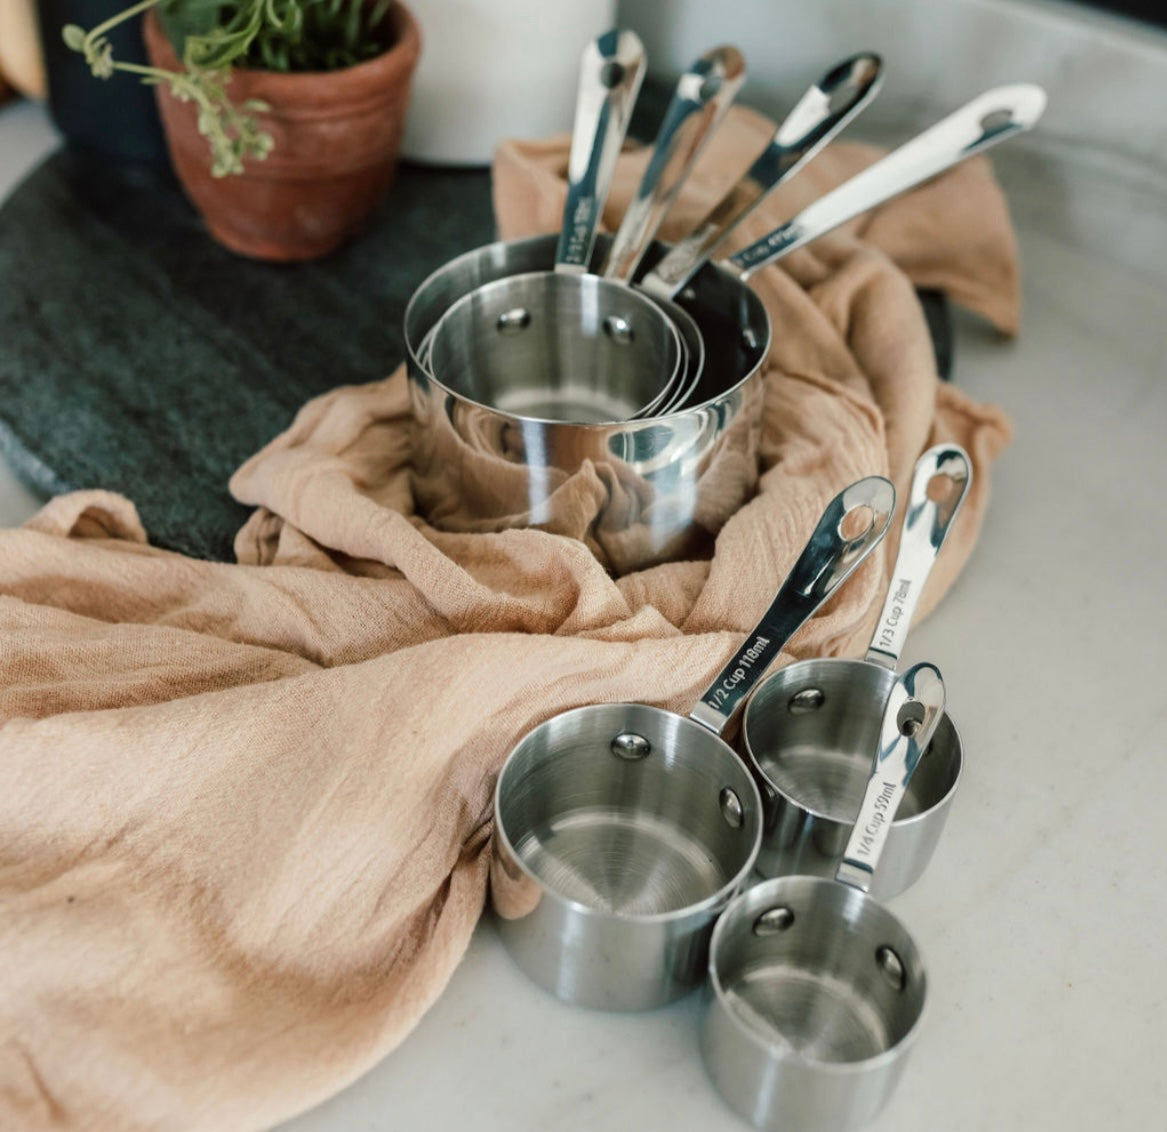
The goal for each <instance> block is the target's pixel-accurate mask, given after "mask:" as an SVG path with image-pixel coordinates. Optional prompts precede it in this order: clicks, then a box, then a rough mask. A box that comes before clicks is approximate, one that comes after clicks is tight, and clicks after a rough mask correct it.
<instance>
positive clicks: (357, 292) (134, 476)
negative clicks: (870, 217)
mask: <svg viewBox="0 0 1167 1132" xmlns="http://www.w3.org/2000/svg"><path fill="white" fill-rule="evenodd" d="M638 110H639V107H638ZM634 128H635V124H634ZM645 134H647V135H648V136H651V130H646V131H643V132H642V133H641V136H644V135H645ZM493 238H494V220H493V215H492V212H491V202H490V174H489V172H488V171H487V170H475V171H451V170H436V169H428V168H425V169H423V168H419V167H412V166H409V165H404V166H402V167H401V169H400V170H399V172H398V176H397V181H396V183H395V184H394V186H393V188H392V190H391V191H390V193H389V195H388V196H387V197H386V199H385V200H384V202H383V203H382V205H381V207H380V208H379V210H378V211H377V213H376V214H375V215H374V216H373V218H372V221H371V223H370V224H369V226H368V228H367V230H366V231H365V232H364V233H363V234H362V235H361V236H360V237H359V238H358V239H357V240H356V241H355V242H354V243H352V244H351V245H350V246H349V247H347V248H345V249H343V250H341V251H339V252H337V253H336V254H334V255H332V256H330V257H328V258H326V259H323V260H319V261H316V262H314V263H310V264H301V265H293V266H286V265H279V266H277V265H270V264H261V263H255V262H252V261H250V260H245V259H241V258H239V257H238V256H235V255H233V254H231V253H230V252H228V251H225V250H224V249H222V248H221V247H219V246H218V245H217V244H216V243H214V241H213V240H211V239H210V238H209V237H208V236H207V235H206V233H205V232H204V230H203V227H202V224H201V222H200V220H199V219H198V217H197V215H196V214H195V213H194V211H193V209H192V208H191V207H190V206H189V205H188V204H187V202H186V199H185V198H184V197H183V195H182V193H181V191H180V189H179V188H178V186H177V184H176V183H175V182H174V181H173V179H172V177H171V175H170V174H169V172H168V171H166V170H165V169H159V168H158V167H156V166H149V165H135V164H125V163H119V162H115V161H111V160H101V159H97V158H94V157H92V156H85V155H84V154H82V153H80V152H73V151H69V150H64V151H61V152H59V153H57V154H55V155H53V156H52V157H50V158H49V159H48V160H47V161H46V162H45V163H44V164H43V165H42V166H40V167H39V168H38V169H37V170H35V171H34V172H33V174H32V175H31V176H30V177H29V178H28V179H27V180H26V181H25V182H24V183H23V184H22V185H21V186H20V187H19V188H18V189H17V190H16V192H15V193H14V194H13V195H12V196H11V197H10V198H9V199H8V200H7V201H6V202H5V204H4V206H3V208H2V209H0V455H2V456H3V457H4V458H6V459H7V461H8V463H9V464H10V465H11V466H12V467H13V469H14V470H15V471H16V473H17V475H19V476H20V477H21V478H22V479H23V480H24V481H25V482H26V483H28V484H29V486H31V487H32V488H33V489H34V490H37V491H40V492H42V493H44V494H45V495H51V494H56V493H59V492H63V491H71V490H75V489H79V488H90V487H102V488H107V489H109V490H112V491H117V492H121V493H123V494H125V495H127V496H128V497H129V498H131V499H132V500H133V501H134V502H135V503H136V504H137V506H138V509H139V511H140V513H141V516H142V520H143V522H144V523H145V525H146V529H147V531H148V532H149V533H150V537H151V540H152V541H153V542H154V543H156V544H157V545H159V546H163V547H168V548H171V549H175V550H180V551H183V552H184V553H187V554H191V555H194V556H196V557H200V558H210V559H218V560H230V559H231V558H232V557H233V555H232V550H231V546H232V539H233V537H234V534H235V532H236V531H237V530H238V529H239V527H240V526H241V525H242V523H243V521H244V519H245V518H246V517H247V514H248V511H247V509H246V508H244V507H241V506H240V505H238V504H236V503H235V502H234V501H233V500H232V499H231V497H230V495H229V494H228V492H227V481H228V479H229V478H230V476H231V473H232V472H233V471H234V470H235V469H236V468H237V467H238V466H239V465H240V464H241V463H242V462H243V461H244V460H245V459H247V457H248V456H250V455H252V453H254V452H256V451H257V450H258V449H259V448H261V447H262V446H263V445H264V444H266V443H267V442H268V441H269V440H270V439H271V438H272V437H273V436H275V435H276V434H277V433H279V432H280V431H281V430H283V429H284V428H286V427H287V425H288V424H289V423H290V422H291V420H292V418H293V416H294V415H295V413H296V410H297V409H299V408H300V406H301V405H303V404H304V402H305V401H307V400H309V399H310V398H312V397H315V396H317V395H318V394H320V393H323V392H325V391H327V390H329V389H332V388H334V387H335V386H337V385H344V384H350V383H353V384H360V383H364V382H368V381H374V380H376V379H378V378H380V377H382V376H384V375H386V374H388V373H389V372H391V371H392V370H393V369H394V368H395V367H396V366H397V364H398V363H399V362H400V361H401V359H402V357H403V356H404V350H403V346H402V325H401V324H402V317H403V314H404V311H405V305H406V302H407V301H408V299H409V296H410V294H411V293H412V292H413V290H414V288H415V287H416V286H417V285H418V283H420V282H421V280H422V279H424V278H425V276H426V275H428V274H429V273H430V272H431V271H432V270H433V269H434V268H436V267H438V266H440V265H441V264H442V263H444V262H445V261H446V260H448V259H450V258H451V257H452V256H454V255H457V254H459V253H461V252H463V251H467V250H469V249H470V248H473V247H476V246H478V245H480V244H484V243H488V242H489V241H490V240H492V239H493ZM922 299H923V300H924V302H925V310H926V312H927V313H928V314H929V320H930V324H931V326H932V330H933V337H934V341H935V342H936V344H937V351H938V360H939V361H940V364H941V369H942V372H947V367H948V365H949V363H950V360H951V339H950V337H949V331H948V320H947V310H946V308H945V305H944V300H943V298H942V297H941V296H938V295H935V294H933V295H931V296H922Z"/></svg>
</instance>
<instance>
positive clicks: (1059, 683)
mask: <svg viewBox="0 0 1167 1132" xmlns="http://www.w3.org/2000/svg"><path fill="white" fill-rule="evenodd" d="M988 6H989V7H991V8H997V9H1000V8H1001V5H1000V4H990V5H988ZM1047 8H1048V6H1039V7H1038V8H1037V9H1035V10H1036V11H1037V12H1039V13H1042V14H1043V15H1044V14H1047ZM1028 15H1032V12H1030V11H1028V10H1027V16H1028ZM1050 18H1053V19H1057V20H1063V21H1065V20H1071V19H1073V12H1072V11H1052V12H1051V13H1050ZM1122 35H1123V36H1127V35H1128V32H1127V31H1126V30H1125V29H1123V30H1122ZM1104 38H1105V37H1104ZM1129 39H1130V42H1131V44H1132V45H1133V47H1132V50H1134V51H1135V53H1136V54H1137V55H1139V56H1140V59H1141V63H1140V65H1145V66H1147V67H1148V68H1150V69H1149V70H1148V71H1147V72H1146V73H1147V74H1159V75H1160V76H1161V78H1160V80H1159V81H1160V82H1161V83H1162V85H1161V86H1160V87H1159V89H1160V90H1163V89H1167V47H1164V41H1163V40H1162V39H1161V38H1159V37H1157V36H1156V35H1155V34H1154V33H1147V34H1146V36H1145V37H1140V35H1139V33H1137V32H1134V31H1132V32H1129ZM876 46H878V45H876ZM1102 47H1103V48H1105V49H1106V50H1112V49H1114V41H1113V40H1107V41H1105V42H1104V43H1103V44H1102ZM1011 50H1013V51H1014V53H1015V54H1016V51H1017V48H1016V45H1015V44H1014V45H1013V47H1012V48H1011ZM1156 53H1158V54H1156ZM1036 59H1037V56H1036V55H1035V60H1036ZM1155 63H1157V66H1158V67H1159V68H1161V70H1160V71H1155V70H1154V68H1153V67H1152V64H1155ZM1063 64H1064V65H1061V66H1062V71H1063V73H1064V74H1069V75H1071V76H1073V75H1078V74H1081V73H1082V72H1081V69H1080V68H1077V67H1076V66H1070V65H1068V64H1065V61H1064V60H1063ZM1057 69H1058V68H1056V67H1055V68H1054V69H1053V71H1051V72H1050V74H1049V75H1046V76H1043V75H1040V74H1033V75H1030V76H1026V75H1025V72H1024V68H1023V67H1022V68H1021V69H1020V70H1021V73H1020V74H1019V76H1018V77H1033V78H1035V79H1037V80H1038V81H1045V82H1047V85H1049V86H1050V87H1051V89H1050V93H1051V108H1052V107H1054V106H1056V105H1057V104H1058V96H1059V91H1058V90H1057V89H1056V74H1055V73H1054V72H1056V71H1057ZM1121 71H1122V69H1121V68H1117V69H1116V67H1115V66H1111V68H1110V69H1109V70H1108V71H1107V72H1106V73H1107V75H1108V76H1109V77H1108V78H1107V80H1106V81H1107V83H1110V84H1113V83H1116V82H1121V81H1122V74H1121ZM1051 77H1052V79H1053V80H1054V81H1052V82H1051ZM1128 77H1129V73H1128ZM990 82H991V80H990ZM990 82H984V83H980V84H977V85H975V86H973V87H971V88H969V90H968V91H966V93H972V92H975V90H976V89H978V88H979V87H983V86H986V85H990ZM1109 93H1110V94H1111V95H1113V94H1114V92H1113V90H1111V91H1110V92H1109ZM1144 96H1146V97H1144ZM1074 97H1078V98H1079V99H1080V100H1083V101H1085V100H1086V99H1085V95H1084V94H1083V92H1082V91H1080V90H1077V91H1075V93H1074ZM1131 98H1132V103H1131V104H1132V106H1134V107H1135V110H1134V111H1132V113H1137V114H1141V115H1142V116H1143V118H1144V119H1145V127H1146V129H1148V130H1150V129H1152V128H1154V129H1157V130H1158V132H1159V134H1160V136H1162V134H1163V133H1164V131H1165V130H1167V118H1165V117H1164V107H1167V101H1164V100H1162V99H1159V100H1156V99H1154V98H1151V97H1149V96H1147V86H1146V82H1145V81H1143V82H1141V83H1140V84H1137V86H1136V87H1132V88H1131ZM953 104H954V105H955V102H954V103H953ZM1055 121H1059V122H1061V125H1060V126H1059V128H1058V130H1057V131H1055V132H1054V134H1053V135H1052V136H1051V137H1047V138H1046V139H1044V140H1043V139H1041V138H1039V137H1038V136H1037V135H1035V136H1034V141H1033V144H1032V145H1030V146H1019V147H1018V149H1017V150H1016V151H1014V152H1009V153H1007V152H1006V150H1005V149H1003V150H1001V151H998V152H999V153H1000V155H1001V157H1000V160H999V161H998V162H997V167H998V170H999V172H1000V175H1001V178H1002V181H1003V182H1004V184H1005V186H1006V189H1007V191H1008V193H1009V195H1010V200H1011V202H1012V203H1013V208H1014V215H1015V218H1016V220H1017V223H1018V227H1019V234H1020V242H1021V252H1022V262H1023V266H1024V278H1025V315H1024V324H1023V330H1022V334H1021V336H1020V338H1019V339H1018V340H1017V341H1016V342H1012V343H1005V342H1002V341H1001V340H1000V339H998V338H997V337H995V336H994V335H992V334H990V333H989V332H988V331H987V330H985V329H984V328H983V327H982V326H980V325H979V324H977V323H975V322H974V321H973V320H971V319H967V318H961V319H959V320H958V326H957V330H958V337H957V351H956V356H957V361H956V371H955V380H956V381H957V383H958V384H959V385H960V386H961V387H962V388H963V389H965V390H967V391H968V392H969V393H970V394H972V395H973V396H974V397H977V398H980V399H983V400H986V401H992V402H995V403H998V404H1000V405H1002V406H1004V407H1005V409H1006V410H1007V411H1008V413H1009V414H1010V416H1011V417H1012V419H1013V421H1014V424H1015V428H1016V438H1015V441H1014V443H1013V445H1012V447H1011V448H1010V449H1009V450H1008V451H1007V452H1006V453H1005V454H1004V456H1003V457H1002V458H1001V459H1000V461H999V463H998V464H997V466H996V467H995V469H994V472H993V499H992V503H991V506H990V510H989V513H988V517H987V520H986V522H985V526H984V531H983V535H982V538H981V541H980V543H979V545H978V547H977V549H976V552H975V554H974V557H973V559H972V561H971V563H970V564H969V567H968V569H967V570H966V571H965V573H964V575H963V577H962V578H961V579H960V580H959V582H958V583H957V585H956V587H955V588H954V589H953V591H952V592H951V594H950V595H949V596H948V598H947V599H946V600H945V602H944V603H943V605H942V606H941V608H940V609H939V610H938V611H937V612H936V613H935V614H934V615H933V616H932V617H931V618H930V619H929V620H928V621H927V622H926V623H924V624H922V625H921V626H920V627H919V628H918V630H917V631H916V632H915V633H914V634H913V637H912V639H911V642H910V643H909V646H908V650H907V656H906V658H905V659H906V660H909V661H910V660H917V659H925V658H927V659H930V660H934V661H936V663H937V664H938V665H939V666H940V667H941V669H942V671H943V672H944V674H945V677H946V680H947V683H948V686H949V697H950V698H949V702H950V705H951V711H952V714H953V717H954V718H955V719H956V720H957V721H958V723H959V726H960V728H961V732H962V736H963V739H964V743H965V752H966V771H965V778H964V781H963V784H962V786H961V791H960V795H959V797H958V798H957V802H956V805H955V808H954V811H953V814H952V817H951V819H950V821H949V823H948V826H947V828H946V831H945V836H944V839H943V841H942V843H941V845H940V848H939V851H938V853H937V855H936V858H935V859H934V861H933V863H932V865H931V867H930V869H929V872H928V873H927V874H926V875H925V877H924V879H923V880H922V881H921V882H920V883H919V884H918V885H917V886H916V887H915V888H914V889H912V890H911V891H909V892H908V893H906V894H904V895H903V896H901V897H899V898H898V899H897V900H896V901H895V902H894V904H893V908H894V911H895V912H896V913H897V915H899V916H900V917H901V918H902V919H903V920H904V921H905V922H906V923H907V924H908V925H909V927H910V929H911V931H912V933H913V934H914V935H915V937H916V939H917V940H918V942H919V944H920V946H921V949H922V951H923V953H924V956H925V960H926V963H927V966H928V971H929V984H930V985H929V996H930V998H929V1005H928V1013H927V1018H926V1023H925V1028H924V1032H923V1034H922V1035H921V1039H920V1041H919V1043H918V1045H917V1047H916V1049H915V1051H914V1053H913V1055H912V1058H911V1060H910V1062H909V1064H908V1067H907V1070H906V1072H905V1075H904V1078H903V1080H902V1081H901V1082H900V1085H899V1088H898V1090H897V1092H896V1094H895V1096H894V1097H893V1098H892V1101H891V1103H890V1105H889V1106H888V1108H887V1109H886V1110H885V1112H884V1113H883V1114H882V1116H881V1117H880V1118H879V1119H878V1120H877V1121H876V1123H875V1124H874V1125H873V1126H872V1127H873V1128H874V1129H876V1130H879V1129H883V1130H885V1132H891V1130H893V1129H894V1130H895V1132H924V1130H928V1132H933V1130H935V1129H945V1130H946V1132H965V1130H967V1132H972V1130H974V1129H992V1130H994V1132H1008V1130H1012V1129H1017V1130H1026V1132H1031V1130H1034V1129H1054V1128H1056V1129H1059V1130H1060V1132H1065V1130H1074V1129H1095V1128H1098V1127H1105V1128H1107V1129H1108V1130H1115V1132H1118V1130H1120V1129H1122V1130H1125V1129H1144V1130H1149V1129H1155V1128H1161V1127H1163V1126H1164V1113H1165V1112H1167V1071H1165V1070H1164V1056H1163V1052H1162V1045H1163V1041H1164V1039H1165V1038H1167V1023H1165V1021H1164V1019H1165V1018H1167V962H1165V960H1167V948H1165V944H1164V939H1165V937H1167V864H1165V861H1167V814H1165V812H1164V810H1165V807H1167V751H1165V747H1167V738H1165V733H1167V691H1165V688H1164V683H1163V674H1164V673H1165V672H1167V585H1165V579H1167V570H1165V568H1164V563H1165V562H1167V522H1164V519H1163V517H1162V516H1160V515H1159V512H1158V504H1159V502H1161V501H1162V499H1163V489H1164V487H1167V474H1165V473H1167V457H1165V455H1164V452H1165V441H1164V438H1165V437H1167V191H1165V190H1167V173H1165V172H1164V168H1163V166H1162V165H1161V164H1160V165H1159V166H1158V167H1155V164H1154V161H1157V162H1160V163H1161V162H1163V160H1164V159H1163V157H1162V152H1163V150H1162V149H1160V150H1159V151H1158V153H1157V154H1155V155H1153V156H1154V161H1152V160H1150V159H1149V160H1148V161H1146V162H1141V161H1140V160H1139V158H1138V154H1137V153H1135V152H1134V150H1130V151H1129V152H1127V153H1126V154H1125V155H1124V156H1123V158H1122V160H1121V161H1118V160H1115V161H1113V162H1111V161H1108V160H1107V154H1108V153H1110V154H1113V153H1114V149H1115V145H1116V143H1115V138H1114V136H1113V135H1112V136H1111V137H1110V138H1109V140H1107V141H1106V143H1105V144H1103V145H1100V146H1094V145H1093V144H1092V143H1091V142H1090V141H1089V140H1087V139H1085V138H1084V137H1081V136H1077V137H1076V135H1075V133H1074V121H1073V118H1072V117H1066V118H1062V119H1057V118H1055ZM1114 125H1115V127H1116V129H1117V128H1118V126H1120V125H1121V126H1122V127H1123V128H1124V129H1128V130H1133V129H1134V127H1133V126H1132V125H1131V123H1129V122H1127V123H1118V122H1117V121H1116V122H1115V123H1114ZM1135 125H1136V126H1137V122H1136V123H1135ZM1131 136H1132V137H1134V135H1133V134H1131ZM1136 140H1137V139H1136ZM54 144H55V141H54V138H53V135H52V131H51V129H50V128H49V126H48V125H47V122H46V120H45V118H44V115H43V113H42V112H41V111H40V109H39V108H37V107H33V106H29V105H27V104H26V105H23V106H15V107H13V106H10V107H7V108H4V109H0V196H2V195H3V193H4V192H5V191H6V190H7V188H8V186H10V185H11V184H12V183H14V182H15V181H16V180H17V179H18V178H19V176H20V175H21V173H22V171H23V170H24V169H26V168H28V167H30V166H31V164H33V163H35V161H36V160H37V159H38V158H39V156H40V155H41V154H43V153H45V152H47V151H48V150H49V149H50V148H51V147H52V146H53V145H54ZM1132 144H1133V143H1132ZM1006 149H1008V147H1006ZM1108 231H1114V232H1116V233H1125V234H1126V238H1124V239H1120V240H1115V241H1108V240H1106V239H1105V238H1104V236H1105V233H1106V232H1108ZM1132 233H1133V234H1137V238H1134V237H1133V236H1132ZM35 506H36V501H35V500H34V499H33V497H32V496H31V495H29V493H28V492H26V491H24V490H23V489H22V488H21V487H19V485H17V484H16V483H15V481H14V480H13V479H12V477H11V475H10V474H8V473H7V471H5V470H0V523H3V524H8V525H11V524H15V523H17V522H19V521H21V520H22V519H23V518H24V517H26V516H27V515H29V514H31V512H32V511H33V509H34V508H35ZM697 1011H698V1001H697V999H696V998H691V999H689V1000H687V1001H685V1002H683V1003H681V1004H679V1005H677V1006H675V1007H672V1008H669V1009H666V1010H662V1011H657V1012H654V1013H650V1014H644V1015H634V1016H613V1015H604V1014H599V1013H593V1012H588V1011H583V1010H579V1009H573V1008H570V1007H567V1006H563V1005H561V1004H559V1003H558V1002H556V1001H555V1000H554V999H552V998H550V997H549V996H547V995H545V994H544V993H542V992H541V991H539V990H537V989H536V988H534V987H533V986H532V985H531V984H530V983H528V982H527V981H526V980H525V979H524V978H523V976H522V975H521V974H520V973H519V972H518V971H517V969H516V968H515V967H514V966H513V965H512V964H511V962H510V960H509V958H508V957H507V956H506V954H505V953H504V952H503V951H502V948H501V945H500V944H499V942H498V940H497V937H496V935H495V932H494V930H493V928H492V926H491V924H490V923H489V921H486V922H484V923H483V924H482V925H481V926H480V928H479V930H478V932H477V934H476V936H475V938H474V941H473V944H472V946H471V948H470V951H469V954H468V955H467V957H466V960H465V962H464V963H463V964H462V966H461V967H460V968H459V969H458V971H457V972H456V973H455V975H454V977H453V980H452V982H451V983H450V985H449V987H448V989H447V991H446V993H445V994H444V996H443V997H442V999H441V1000H440V1001H439V1002H438V1003H437V1005H436V1006H435V1007H434V1008H433V1010H432V1011H431V1012H430V1013H429V1014H428V1015H427V1016H426V1018H425V1019H423V1021H422V1023H421V1024H420V1026H419V1027H418V1029H417V1030H416V1031H415V1033H414V1034H413V1035H411V1036H410V1038H409V1039H408V1040H407V1041H406V1042H405V1043H404V1045H403V1046H402V1047H401V1048H400V1049H399V1050H397V1051H396V1052H395V1053H394V1054H392V1055H391V1056H390V1057H388V1058H387V1059H386V1060H385V1061H384V1062H382V1063H381V1064H380V1065H379V1066H377V1067H376V1068H375V1069H373V1070H372V1071H371V1072H370V1073H368V1074H367V1075H366V1076H365V1077H363V1078H362V1079H361V1080H359V1081H358V1082H356V1083H355V1084H354V1085H352V1086H351V1087H350V1088H349V1089H347V1090H346V1091H345V1092H343V1093H341V1094H339V1095H338V1096H336V1097H335V1098H333V1099H332V1100H331V1101H329V1102H327V1103H326V1104H324V1105H322V1106H321V1107H319V1108H318V1109H316V1110H314V1111H312V1112H310V1113H307V1114H304V1115H303V1116H301V1117H299V1118H298V1119H296V1120H293V1121H291V1122H290V1123H288V1124H287V1125H285V1126H284V1129H285V1132H361V1130H369V1132H373V1130H376V1132H388V1130H394V1132H396V1130H407V1129H408V1130H411V1129H422V1128H424V1129H455V1128H461V1127H464V1126H465V1125H466V1124H468V1123H469V1124H471V1125H473V1127H474V1128H475V1129H476V1130H477V1132H493V1130H502V1129H506V1130H508V1132H509V1130H511V1129H515V1128H519V1129H547V1130H550V1129H555V1130H559V1132H575V1130H579V1132H584V1130H587V1132H594V1130H595V1129H637V1128H658V1127H659V1128H664V1127H667V1128H669V1129H670V1130H671V1132H689V1130H692V1132H696V1130H698V1129H700V1130H701V1132H714V1130H725V1132H733V1130H736V1129H738V1128H740V1127H743V1126H742V1125H741V1124H740V1123H739V1122H738V1121H737V1119H736V1118H735V1117H734V1116H733V1115H732V1114H731V1113H730V1112H729V1111H728V1110H727V1109H726V1108H725V1107H724V1106H723V1105H722V1103H721V1102H720V1100H719V1099H718V1098H717V1096H716V1095H715V1094H714V1093H713V1091H712V1089H711V1088H710V1087H709V1085H708V1084H707V1082H706V1080H705V1078H704V1075H703V1072H702V1070H701V1065H700V1060H699V1056H698V1052H697V1046H696V1021H697Z"/></svg>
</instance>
